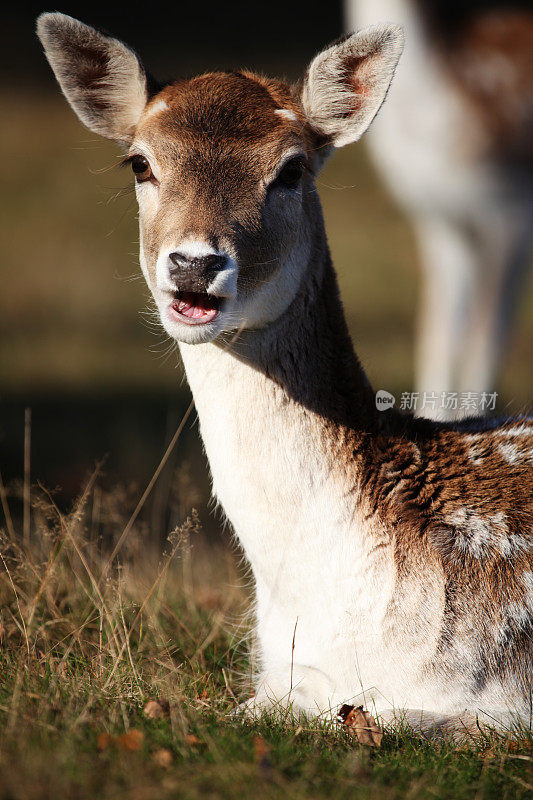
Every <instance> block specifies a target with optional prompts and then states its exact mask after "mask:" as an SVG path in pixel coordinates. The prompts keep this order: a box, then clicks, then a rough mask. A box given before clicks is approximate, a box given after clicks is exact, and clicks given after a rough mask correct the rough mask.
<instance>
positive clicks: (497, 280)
mask: <svg viewBox="0 0 533 800" xmlns="http://www.w3.org/2000/svg"><path fill="white" fill-rule="evenodd" d="M345 10H346V18H347V19H346V22H347V25H348V27H349V28H351V27H352V26H355V24H356V23H357V25H360V26H366V25H370V24H372V23H373V22H375V21H376V20H379V19H386V20H389V21H391V22H395V23H397V24H401V25H402V27H403V28H404V31H405V36H406V47H405V52H404V53H403V56H402V61H401V64H400V68H399V69H398V71H397V74H396V76H395V79H394V86H393V89H392V91H391V93H390V96H389V98H388V100H387V103H386V106H385V108H384V109H383V113H382V114H381V115H380V119H379V120H377V123H376V125H375V126H373V129H372V131H371V134H370V136H369V137H368V140H367V141H368V143H369V145H370V146H371V152H372V155H373V156H374V160H375V163H376V166H377V167H378V168H379V170H380V172H381V174H382V176H383V179H384V181H385V183H386V184H387V185H388V187H389V188H390V189H391V191H392V193H393V194H394V196H395V197H396V199H397V200H398V202H399V203H400V205H401V206H402V208H403V209H404V210H405V212H406V213H407V215H408V217H409V219H410V221H411V222H412V224H413V228H414V232H415V235H416V240H417V243H418V249H419V252H420V256H421V266H422V291H421V297H420V302H419V311H418V332H417V341H416V359H415V378H416V389H417V390H418V391H419V392H421V393H422V392H424V391H426V392H436V393H438V392H443V391H444V392H449V391H453V390H455V391H459V392H462V391H465V392H483V391H485V392H489V391H491V390H492V389H494V387H495V384H496V381H497V379H498V376H499V372H500V369H501V366H502V362H503V358H504V353H505V350H506V346H507V342H508V339H509V333H510V329H511V325H512V321H513V317H514V314H515V309H516V306H517V302H518V300H519V298H520V293H521V291H522V287H523V284H524V279H525V277H526V275H527V270H528V266H529V259H528V255H529V253H530V248H531V238H532V237H531V232H532V230H533V80H532V76H533V12H532V10H531V4H530V3H529V9H528V8H527V4H526V3H525V2H521V1H519V2H517V3H512V4H509V3H506V2H505V0H478V2H475V3H472V2H470V3H465V2H458V0H431V1H430V2H429V1H428V0H345ZM427 412H428V413H430V409H427ZM435 416H440V417H444V416H448V417H453V416H454V412H453V411H450V410H448V411H447V410H446V409H436V411H435Z"/></svg>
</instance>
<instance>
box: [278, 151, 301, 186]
mask: <svg viewBox="0 0 533 800" xmlns="http://www.w3.org/2000/svg"><path fill="white" fill-rule="evenodd" d="M304 170H305V163H304V161H303V159H301V158H299V157H298V158H291V160H290V161H287V163H286V164H284V165H283V167H282V168H281V170H280V171H279V173H278V176H277V178H276V180H275V181H274V184H273V185H277V186H286V187H287V189H296V187H297V186H298V184H299V183H300V181H301V179H302V175H303V174H304Z"/></svg>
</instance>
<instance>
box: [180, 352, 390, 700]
mask: <svg viewBox="0 0 533 800" xmlns="http://www.w3.org/2000/svg"><path fill="white" fill-rule="evenodd" d="M181 352H182V356H183V360H184V364H185V368H186V372H187V377H188V379H189V383H190V386H191V388H192V391H193V394H194V398H195V403H196V407H197V410H198V414H199V418H200V428H201V434H202V439H203V442H204V445H205V449H206V452H207V456H208V459H209V463H210V467H211V472H212V478H213V490H214V494H215V495H216V497H217V499H218V500H219V502H220V503H221V505H222V507H223V509H224V511H225V513H226V515H227V516H228V518H229V519H230V521H231V523H232V525H233V527H234V529H235V531H236V534H237V536H238V538H239V541H240V543H241V545H242V547H243V549H244V551H245V553H246V556H247V558H248V560H249V562H250V564H251V566H252V569H253V573H254V578H255V583H256V594H257V604H256V614H257V634H258V640H259V646H260V650H261V662H262V666H263V669H264V671H265V681H266V682H267V683H268V686H267V689H266V691H268V692H271V693H272V694H274V695H275V696H276V697H279V698H281V697H283V696H285V695H286V694H287V692H289V691H290V692H292V696H293V698H294V700H295V701H296V702H297V703H298V704H299V705H301V706H303V707H305V708H308V709H310V710H315V711H316V707H317V705H320V706H321V707H322V709H324V708H327V707H328V705H330V704H332V703H333V702H335V700H336V699H337V698H338V699H339V700H341V699H342V700H344V699H347V698H349V697H352V696H354V695H356V694H357V693H358V692H360V691H361V690H362V689H363V688H364V689H367V688H368V687H370V686H375V685H379V686H380V691H382V692H383V691H384V692H391V691H392V692H393V693H394V690H393V687H392V686H391V681H390V678H391V675H392V674H394V671H391V659H392V658H396V656H395V655H393V654H392V651H391V652H389V650H390V647H389V645H387V644H386V643H385V642H384V641H383V634H382V631H383V620H384V617H385V615H386V611H387V606H388V604H389V601H390V598H391V595H392V591H393V587H394V565H393V558H392V545H391V546H384V547H383V546H382V547H379V548H375V547H374V545H375V541H376V532H375V531H373V532H372V534H371V533H370V531H367V530H365V527H364V525H363V523H362V521H361V516H360V514H359V509H358V508H357V507H355V508H354V505H356V504H354V500H353V497H350V498H346V497H344V496H343V492H342V487H340V486H339V485H338V483H336V481H335V478H334V474H333V471H332V469H331V465H330V464H328V462H327V458H326V454H325V453H324V452H323V450H324V448H323V446H322V447H321V445H320V440H319V438H318V431H317V430H316V420H314V417H313V415H312V414H310V413H307V412H304V411H303V410H300V411H299V408H298V406H296V404H293V403H290V402H288V401H287V398H286V397H284V396H283V393H282V392H281V390H280V389H279V387H277V386H275V385H274V384H273V382H272V381H270V380H269V379H268V378H266V377H265V376H264V375H263V373H262V372H261V371H260V370H257V369H254V368H253V367H251V366H249V365H246V364H244V363H243V362H241V361H239V360H238V359H237V358H236V357H234V356H233V355H231V354H230V353H227V352H223V351H222V350H221V349H220V348H218V347H216V346H215V345H213V344H206V345H197V346H194V347H191V346H188V345H182V346H181ZM383 542H385V544H386V542H387V538H386V536H385V535H383ZM383 542H382V543H383ZM293 639H294V652H293ZM394 649H396V644H395V645H394ZM291 681H292V689H291V685H290V682H291ZM299 695H300V696H299Z"/></svg>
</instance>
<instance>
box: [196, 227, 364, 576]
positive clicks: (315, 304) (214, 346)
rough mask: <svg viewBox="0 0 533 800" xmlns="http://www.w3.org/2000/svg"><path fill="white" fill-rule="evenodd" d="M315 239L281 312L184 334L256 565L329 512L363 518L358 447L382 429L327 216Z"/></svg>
mask: <svg viewBox="0 0 533 800" xmlns="http://www.w3.org/2000/svg"><path fill="white" fill-rule="evenodd" d="M310 250H311V253H312V255H311V256H310V257H309V259H308V263H307V264H306V265H305V268H303V269H302V272H303V274H304V276H305V277H304V279H303V283H302V285H301V286H300V289H299V292H298V293H297V296H296V297H295V299H294V300H293V302H292V304H291V306H290V307H289V308H288V309H287V311H286V312H285V313H284V314H283V315H282V316H281V317H280V318H279V319H278V320H276V322H274V323H272V324H270V325H268V326H266V327H265V328H263V329H261V330H245V331H243V332H242V333H241V334H240V335H239V336H238V337H237V338H236V339H235V341H233V342H231V343H229V344H228V343H227V342H226V343H218V342H217V343H208V344H201V345H185V344H181V345H180V349H181V353H182V357H183V362H184V365H185V370H186V373H187V378H188V380H189V383H190V386H191V389H192V392H193V396H194V400H195V404H196V408H197V411H198V415H199V421H200V429H201V435H202V439H203V442H204V445H205V449H206V453H207V457H208V459H209V464H210V468H211V473H212V478H213V489H214V493H215V495H216V496H217V498H218V500H219V502H220V503H221V505H222V506H223V508H224V511H225V513H226V515H227V516H228V517H229V519H230V521H231V522H232V524H233V526H234V528H235V530H236V532H237V535H238V537H239V539H240V540H241V543H242V544H243V546H244V549H245V551H246V553H247V555H248V557H249V559H250V560H251V561H252V563H253V564H254V567H255V566H256V565H257V564H258V563H261V562H264V560H265V558H267V559H268V557H269V555H268V552H267V550H268V549H269V548H272V547H275V544H276V543H278V544H279V542H280V540H283V541H286V540H287V537H288V536H290V535H291V533H290V532H291V531H292V534H294V532H295V531H296V530H298V529H300V528H302V526H305V528H306V531H307V534H308V535H312V536H313V535H316V536H322V535H326V534H327V532H326V530H325V528H328V526H327V525H326V526H324V519H326V520H329V521H331V519H333V518H335V519H337V520H338V519H341V518H344V517H345V515H346V514H347V515H348V516H350V515H351V516H352V517H353V509H354V500H356V497H355V496H354V493H355V495H356V494H357V474H356V472H357V470H356V461H357V458H356V455H357V453H358V452H359V451H360V450H361V449H362V448H363V447H364V441H365V440H366V439H367V434H368V433H369V432H372V431H373V430H376V429H377V412H376V409H375V403H374V397H373V393H372V390H371V387H370V385H369V383H368V380H367V378H366V376H365V374H364V371H363V369H362V367H361V366H360V364H359V361H358V359H357V357H356V355H355V353H354V351H353V348H352V344H351V341H350V337H349V334H348V330H347V327H346V323H345V318H344V313H343V309H342V305H341V302H340V298H339V293H338V287H337V281H336V276H335V273H334V270H333V266H332V263H331V259H330V255H329V250H328V247H327V242H326V237H325V232H324V230H323V227H322V225H319V226H317V230H316V232H315V235H314V241H313V242H312V247H311V248H310ZM347 498H349V499H348V500H347ZM345 505H346V508H345ZM348 506H349V508H348ZM254 562H255V563H254Z"/></svg>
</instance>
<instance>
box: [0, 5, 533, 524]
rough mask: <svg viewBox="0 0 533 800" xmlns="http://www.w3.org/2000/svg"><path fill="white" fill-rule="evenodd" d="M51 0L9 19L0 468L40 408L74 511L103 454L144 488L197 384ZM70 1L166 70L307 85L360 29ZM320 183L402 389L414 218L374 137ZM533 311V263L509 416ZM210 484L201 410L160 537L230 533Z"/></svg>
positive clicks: (295, 13)
mask: <svg viewBox="0 0 533 800" xmlns="http://www.w3.org/2000/svg"><path fill="white" fill-rule="evenodd" d="M43 10H55V9H48V8H43V7H42V6H31V5H26V6H24V7H18V6H16V5H15V6H12V7H11V8H10V9H9V11H5V12H4V15H3V21H4V32H7V35H4V37H3V41H2V49H1V50H2V52H1V54H0V56H1V58H2V60H3V64H2V70H1V73H0V80H1V92H2V104H1V105H2V124H1V126H0V138H1V141H2V148H1V153H2V155H1V174H2V189H3V190H2V192H1V194H0V206H1V211H0V230H1V235H2V260H1V266H0V269H1V273H2V274H1V287H2V288H1V290H0V454H1V455H0V472H1V475H2V479H3V482H4V484H5V485H6V486H10V487H13V486H15V487H16V481H17V480H19V479H21V477H22V475H23V472H24V435H25V409H31V461H30V462H29V463H28V459H27V466H29V467H30V468H31V481H32V482H33V483H35V482H37V481H40V482H42V483H43V484H44V485H46V486H48V487H49V488H51V489H56V488H57V493H56V496H57V499H58V503H60V504H63V505H68V504H69V503H70V502H71V501H72V499H73V498H74V497H75V496H76V495H77V494H78V493H79V492H80V491H81V489H82V487H83V485H84V483H85V482H86V480H87V478H88V475H89V474H90V472H91V471H92V470H93V469H94V465H95V464H96V463H97V462H100V461H102V460H103V461H104V463H103V466H102V473H103V474H102V478H101V480H102V481H103V482H104V483H106V484H108V485H109V486H116V485H122V486H123V487H124V492H125V496H126V494H128V493H131V494H132V496H138V494H139V493H140V492H141V491H142V489H143V488H144V486H145V485H146V484H147V482H148V481H149V479H150V478H151V476H152V474H153V472H154V470H155V468H156V466H157V464H158V463H159V460H160V458H161V456H162V454H163V453H164V450H165V447H166V445H167V444H168V441H169V440H170V438H171V437H172V434H173V433H174V431H175V429H176V427H177V425H178V423H179V421H180V419H181V416H182V414H183V412H184V410H185V409H186V407H187V405H188V403H189V401H190V396H189V391H188V388H187V385H186V383H185V382H184V379H183V373H182V369H181V366H180V364H179V360H178V355H177V352H176V350H175V349H174V348H172V347H171V346H170V343H169V342H168V340H167V339H166V338H165V336H164V335H163V334H162V332H161V331H160V330H159V329H158V327H157V325H154V323H153V321H151V320H150V319H149V317H148V316H146V315H145V314H144V311H145V307H146V300H147V289H146V287H145V285H144V281H143V280H142V279H141V273H140V269H139V266H138V256H137V224H136V208H135V198H134V194H133V191H132V181H131V179H130V174H129V172H126V171H120V170H119V169H118V167H117V164H118V161H119V155H120V153H119V151H118V148H117V147H116V146H114V145H113V144H111V143H109V142H106V141H104V140H102V139H99V138H97V137H96V136H95V135H93V134H91V133H90V132H89V131H87V130H86V129H85V128H84V127H83V126H82V125H81V124H80V123H79V122H78V121H77V119H76V118H75V116H74V114H73V112H72V111H71V110H70V109H69V107H68V105H67V103H66V101H65V100H64V99H63V97H62V95H61V94H60V92H59V89H58V87H57V85H56V83H55V80H54V79H53V76H52V73H51V70H50V69H49V67H48V64H47V62H46V61H45V59H44V56H43V55H42V53H41V51H40V47H39V44H38V41H37V39H36V37H35V34H34V24H35V17H36V16H37V14H38V13H40V12H41V11H43ZM58 10H60V11H63V12H65V13H67V14H70V15H72V16H75V17H78V18H80V19H81V20H83V21H84V22H87V23H90V24H93V25H95V26H97V27H99V28H102V29H105V30H108V31H109V32H111V33H112V34H113V35H115V36H116V37H118V38H121V39H123V40H125V41H126V42H127V43H128V44H130V45H131V46H133V47H134V48H135V49H136V50H137V52H138V53H139V54H140V56H141V58H142V59H143V61H144V62H145V63H146V65H147V66H148V68H149V69H150V70H151V71H152V72H153V73H154V74H155V75H156V76H157V77H158V78H162V79H165V78H170V77H173V76H176V77H177V76H183V75H188V74H193V73H195V72H197V71H202V70H207V69H210V68H217V67H219V68H220V67H222V68H228V67H237V68H239V67H248V68H251V69H255V70H261V71H265V72H272V73H275V74H278V75H282V76H286V77H287V78H290V79H295V78H297V77H298V76H300V75H301V74H302V72H303V70H304V69H305V67H306V65H307V63H308V62H309V60H310V59H311V58H312V56H313V55H314V54H315V52H316V51H317V50H319V49H321V48H322V47H323V46H324V45H325V44H326V43H328V42H329V41H331V40H333V39H335V38H336V37H338V36H339V35H340V34H342V32H343V30H344V26H345V22H344V16H343V14H344V12H343V8H342V4H341V2H339V1H336V2H333V1H332V0H328V2H325V1H324V2H312V1H311V0H306V2H303V0H283V1H282V0H270V2H254V3H250V2H233V3H231V4H221V3H219V2H212V0H205V1H204V2H203V3H198V2H190V0H185V1H184V2H180V3H176V4H173V5H171V6H169V5H168V4H158V3H151V4H150V6H149V8H148V9H147V10H146V11H144V10H143V9H142V8H141V7H140V8H138V10H133V11H132V7H131V6H130V5H126V4H121V3H115V4H109V3H107V4H103V3H92V4H90V5H89V4H83V3H72V2H71V3H68V2H67V3H66V4H65V5H62V6H60V8H59V9H58ZM318 189H319V192H320V195H321V198H322V201H323V205H324V212H325V217H326V227H327V231H328V236H329V241H330V245H331V249H332V253H333V259H334V262H335V264H336V266H337V269H338V273H339V279H340V284H341V290H342V296H343V299H344V304H345V308H346V313H347V317H348V322H349V326H350V331H351V334H352V337H353V340H354V344H355V347H356V350H357V352H358V354H359V356H360V357H361V359H362V361H363V364H364V366H365V368H366V370H367V372H368V374H369V377H370V380H371V382H372V383H373V385H374V387H375V388H383V389H387V390H388V391H390V392H392V393H393V394H395V395H396V396H397V397H399V396H400V394H401V393H402V392H405V391H410V390H411V389H412V387H413V339H414V320H415V309H416V303H417V292H418V286H419V265H418V256H417V251H416V248H415V242H414V237H413V234H412V231H411V228H410V226H409V224H408V222H407V220H406V219H405V218H404V217H403V216H402V212H401V211H400V210H399V208H398V207H397V206H396V205H395V203H394V201H393V200H392V199H391V198H390V196H389V194H388V193H387V191H386V189H385V188H384V187H383V185H382V183H381V182H380V179H379V178H378V176H377V173H376V172H375V169H374V167H373V165H372V163H371V162H370V160H369V159H368V157H367V152H366V149H365V144H364V142H363V143H358V144H356V145H353V146H351V147H349V148H346V149H345V150H343V151H340V152H338V153H336V154H335V155H334V157H333V158H332V159H331V160H330V162H329V163H328V164H327V166H326V168H325V169H324V171H323V172H322V173H321V175H320V176H319V178H318ZM532 311H533V274H531V273H530V275H529V277H528V279H527V282H526V285H525V288H524V289H523V291H521V297H520V303H519V308H518V311H517V316H516V320H515V324H514V327H513V330H512V336H511V340H510V343H509V349H508V353H507V356H506V358H505V363H504V367H503V371H502V374H501V378H500V379H499V383H498V391H499V402H498V405H499V410H501V411H505V412H513V411H518V410H520V409H521V408H522V407H523V406H524V405H525V404H527V403H528V402H529V401H530V400H531V398H532V397H533V370H532V369H531V360H532V359H531V356H532V353H533V314H532ZM26 419H27V426H26V428H27V430H26V433H27V444H29V418H28V417H27V416H26ZM26 452H27V454H28V448H27V451H26ZM14 482H15V483H14ZM9 491H10V492H11V494H12V495H15V494H16V488H11V489H10V490H9ZM208 495H209V487H208V480H207V470H206V464H205V460H204V456H203V454H202V451H201V446H200V443H199V440H198V436H197V430H196V423H195V422H194V419H193V417H191V418H190V422H189V423H188V424H187V425H186V427H185V430H184V432H183V434H182V436H181V437H180V439H179V442H178V445H177V447H176V448H175V450H174V452H173V454H172V456H171V458H170V459H169V462H168V464H167V466H166V468H165V470H164V471H163V473H162V475H161V478H160V480H159V481H158V483H157V486H156V488H155V490H154V492H153V495H152V496H151V498H150V501H149V503H148V504H147V506H146V509H145V512H144V513H145V514H146V515H147V519H148V520H149V521H151V523H152V533H153V535H154V536H159V535H163V534H164V533H166V531H167V530H168V526H169V524H170V523H174V522H175V521H176V518H180V517H182V516H183V515H184V514H186V513H187V512H188V511H189V510H190V507H191V506H195V507H196V508H198V509H199V512H200V518H201V520H202V523H203V524H204V527H205V528H206V529H208V530H212V531H215V530H217V522H216V520H215V519H214V518H213V517H212V516H210V515H209V513H208V509H207V504H208ZM16 502H17V501H16V500H13V503H14V504H15V506H14V507H16ZM125 502H126V501H125Z"/></svg>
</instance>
